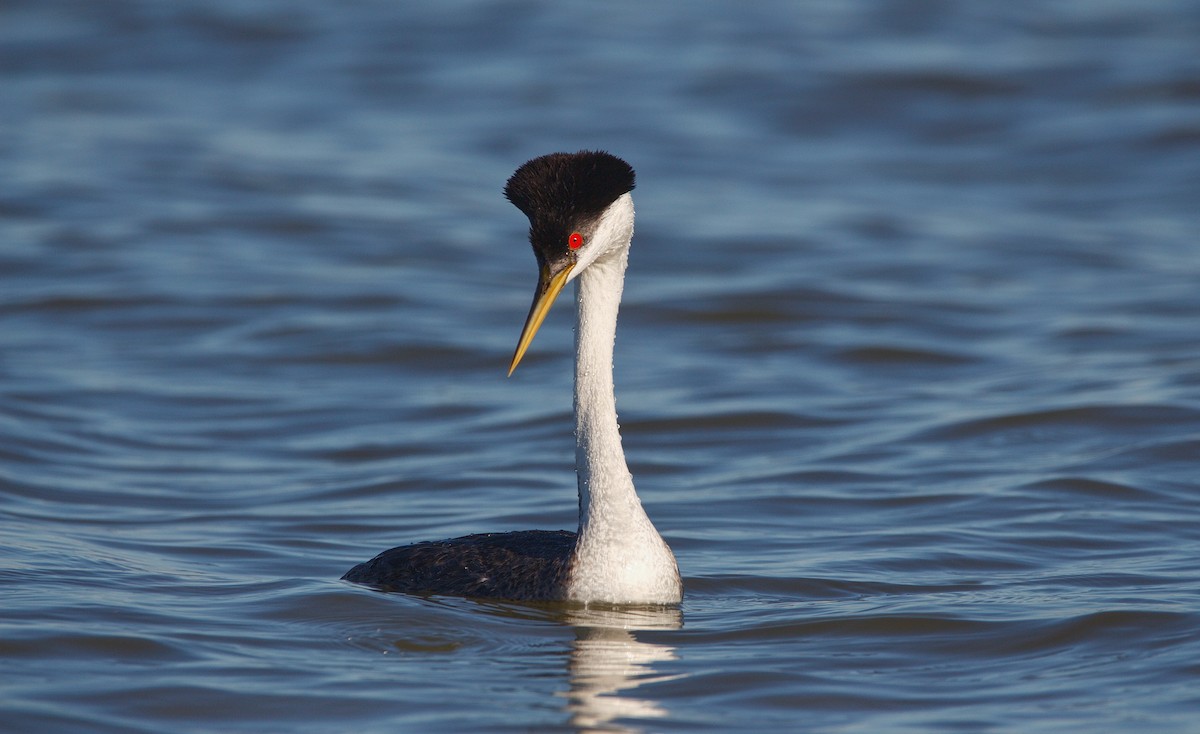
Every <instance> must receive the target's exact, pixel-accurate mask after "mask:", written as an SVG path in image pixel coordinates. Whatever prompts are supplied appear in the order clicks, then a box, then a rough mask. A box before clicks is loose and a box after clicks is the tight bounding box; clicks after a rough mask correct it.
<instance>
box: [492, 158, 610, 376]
mask: <svg viewBox="0 0 1200 734" xmlns="http://www.w3.org/2000/svg"><path fill="white" fill-rule="evenodd" d="M633 187H634V172H633V168H632V167H630V165H629V164H628V163H626V162H625V161H623V160H621V159H620V158H618V157H616V156H614V155H611V154H609V153H604V152H601V151H586V150H585V151H580V152H578V153H551V154H550V155H544V156H541V157H539V158H534V159H533V160H531V161H529V162H527V163H525V165H523V166H521V167H520V168H518V169H517V171H516V173H514V174H513V175H512V176H511V177H510V178H509V179H508V183H506V184H505V186H504V195H505V197H507V198H508V200H509V201H511V202H512V203H513V204H514V205H515V206H516V207H517V208H518V209H520V210H521V211H522V212H524V213H525V216H527V217H529V242H530V244H531V245H533V253H534V255H535V256H537V261H538V284H537V289H536V290H535V291H534V296H533V305H532V306H531V307H530V309H529V316H528V317H527V318H526V319H525V327H524V328H523V329H522V330H521V337H520V339H519V340H518V341H517V349H516V351H515V352H514V353H513V358H512V362H511V363H510V365H509V368H508V374H510V375H511V374H512V373H513V370H515V369H516V368H517V364H518V363H519V362H520V361H521V358H522V357H523V356H524V355H525V350H526V349H528V348H529V344H530V343H531V342H532V341H533V337H534V335H535V334H536V333H537V330H538V328H539V327H540V326H541V325H542V321H544V320H545V318H546V314H547V313H549V312H550V307H551V306H552V305H553V304H554V299H556V298H557V297H558V294H559V292H561V291H562V289H563V286H565V285H566V284H567V283H569V282H571V281H572V280H574V279H575V278H576V277H577V276H578V275H579V274H580V273H582V272H583V271H584V270H586V269H587V268H588V267H589V266H590V265H592V264H593V263H595V262H596V261H598V260H602V259H606V258H608V257H611V256H612V255H614V254H622V253H624V252H625V251H626V250H627V249H628V248H629V241H630V238H631V237H632V236H633V199H632V198H631V197H630V195H629V192H630V191H632V190H633Z"/></svg>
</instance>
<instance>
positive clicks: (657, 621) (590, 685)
mask: <svg viewBox="0 0 1200 734" xmlns="http://www.w3.org/2000/svg"><path fill="white" fill-rule="evenodd" d="M564 621H565V622H566V623H567V624H570V625H572V626H573V627H574V628H575V642H574V644H573V646H572V649H571V659H570V663H569V665H568V674H569V688H568V690H567V691H566V692H565V693H563V694H561V695H563V696H564V697H566V699H567V705H566V710H567V712H568V713H569V714H570V723H571V725H572V726H573V727H574V728H575V729H577V730H578V731H580V732H593V731H605V732H637V731H640V729H639V728H637V727H636V726H629V725H623V724H620V723H618V722H620V721H623V720H630V719H632V720H637V719H642V720H645V719H655V718H661V717H663V716H666V715H667V710H666V709H665V708H663V706H662V704H661V703H659V702H658V701H655V700H653V699H651V698H646V697H643V696H638V695H636V689H637V688H638V687H640V686H642V685H644V684H646V683H652V682H659V681H664V680H671V679H672V678H675V677H677V676H674V675H666V674H663V673H661V672H658V670H657V669H658V667H659V666H660V664H661V663H663V662H665V661H668V660H674V659H675V648H673V647H671V646H669V645H664V644H661V643H654V642H646V641H644V640H639V639H637V635H636V633H637V632H638V631H641V630H674V629H679V628H680V627H682V626H683V615H682V614H681V613H680V611H679V610H678V609H664V608H644V609H643V608H638V609H627V608H621V609H618V608H611V609H596V608H580V609H573V610H571V611H569V612H567V613H566V615H565V619H564Z"/></svg>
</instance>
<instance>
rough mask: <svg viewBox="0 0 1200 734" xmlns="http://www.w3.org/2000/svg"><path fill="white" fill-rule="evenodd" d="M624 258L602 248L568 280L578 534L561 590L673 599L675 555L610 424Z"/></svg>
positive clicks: (595, 596)
mask: <svg viewBox="0 0 1200 734" xmlns="http://www.w3.org/2000/svg"><path fill="white" fill-rule="evenodd" d="M627 242H628V241H627V240H626V243H627ZM627 260H628V247H622V248H619V249H617V250H614V251H612V252H610V253H608V254H607V255H606V256H605V257H602V258H599V259H597V260H596V261H595V262H593V263H592V264H591V265H589V266H588V267H587V269H586V270H584V271H583V272H582V273H581V274H580V275H579V278H578V280H577V283H576V287H575V300H576V325H575V468H576V473H577V475H578V477H577V478H578V483H579V539H578V543H577V546H576V549H575V555H574V557H573V559H572V565H573V568H572V574H571V581H570V588H569V590H568V593H569V595H570V597H571V598H573V599H576V600H579V601H602V602H611V603H652V604H673V603H676V602H678V601H679V600H680V598H681V596H682V584H681V583H680V580H679V571H678V568H677V567H676V565H675V556H674V555H673V554H672V553H671V549H670V548H668V547H667V544H666V542H665V541H663V539H662V537H661V536H660V535H659V534H658V531H657V530H655V528H654V525H653V524H652V523H651V522H650V518H649V517H647V516H646V512H645V510H643V509H642V503H641V501H640V500H639V499H638V496H637V491H636V490H635V489H634V486H633V477H632V476H631V475H630V473H629V468H628V466H627V465H626V463H625V452H624V451H623V450H622V448H621V433H620V429H619V427H618V425H617V405H616V397H615V395H614V393H613V342H614V340H615V337H616V330H617V310H618V307H619V306H620V302H621V291H622V288H623V285H624V280H625V265H626V262H627Z"/></svg>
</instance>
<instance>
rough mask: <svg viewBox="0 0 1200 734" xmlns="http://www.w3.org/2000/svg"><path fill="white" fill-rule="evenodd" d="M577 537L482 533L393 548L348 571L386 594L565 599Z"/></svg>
mask: <svg viewBox="0 0 1200 734" xmlns="http://www.w3.org/2000/svg"><path fill="white" fill-rule="evenodd" d="M574 549H575V533H569V532H567V531H566V530H525V531H521V532H516V533H481V534H478V535H467V536H465V537H462V538H453V539H451V540H438V541H430V542H426V543H415V544H413V545H405V546H401V547H399V548H392V549H391V550H386V551H384V552H383V553H380V554H379V555H377V556H375V557H374V558H372V559H371V560H369V561H367V562H365V563H360V564H358V565H357V566H355V567H354V568H352V569H350V570H349V571H347V572H346V575H345V576H343V577H342V579H343V580H345V581H350V582H353V583H356V584H364V585H366V586H372V587H374V588H376V589H379V590H381V591H400V592H404V593H408V594H454V595H455V596H470V597H480V598H491V599H530V600H552V599H562V598H563V595H564V592H565V590H566V583H567V566H568V564H569V559H570V557H571V552H572V551H573V550H574Z"/></svg>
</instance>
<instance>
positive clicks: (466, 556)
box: [342, 150, 683, 605]
mask: <svg viewBox="0 0 1200 734" xmlns="http://www.w3.org/2000/svg"><path fill="white" fill-rule="evenodd" d="M633 188H634V171H633V168H632V167H631V166H630V165H629V164H628V163H626V162H625V161H623V160H621V159H620V158H618V157H616V156H614V155H611V154H609V153H605V152H600V151H587V150H584V151H580V152H578V153H552V154H550V155H544V156H541V157H539V158H534V159H532V160H530V161H528V162H526V163H525V164H524V165H522V166H521V167H520V168H518V169H517V170H516V172H515V173H514V174H513V175H512V176H511V177H510V178H509V179H508V182H507V183H506V184H505V186H504V195H505V197H507V198H508V200H509V201H510V202H512V203H513V204H514V205H515V206H516V207H517V208H518V209H520V210H521V211H522V212H523V213H524V214H525V216H527V217H528V218H529V241H530V244H532V245H533V252H534V255H535V256H536V257H537V263H538V282H537V288H536V290H535V291H534V296H533V305H532V306H530V308H529V315H528V316H527V317H526V319H525V326H524V328H523V329H522V330H521V335H520V338H519V339H518V340H517V347H516V351H515V352H514V353H513V357H512V361H511V362H510V363H509V367H508V374H509V375H510V376H511V375H512V373H513V370H515V369H516V368H517V365H518V364H519V363H520V362H521V358H522V357H523V356H525V351H526V350H527V349H528V348H529V345H530V343H531V342H532V341H533V337H534V335H535V334H536V333H537V331H538V328H539V327H541V325H542V322H543V321H544V320H545V318H546V314H547V313H549V311H550V307H551V306H552V305H553V304H554V300H555V299H556V298H557V297H558V294H559V292H561V291H562V289H563V287H564V286H566V284H567V283H570V282H571V281H575V284H576V285H575V303H576V316H575V319H576V321H575V472H576V482H577V484H578V490H579V527H578V530H577V532H574V533H572V532H568V531H565V530H560V531H545V530H526V531H519V532H512V533H482V534H477V535H467V536H464V537H461V538H452V539H449V540H442V541H431V542H424V543H416V544H413V545H406V546H401V547H398V548H392V549H391V550H387V551H384V552H383V553H380V554H379V555H378V556H376V557H375V558H373V559H371V560H369V561H367V562H365V563H361V564H359V565H357V566H355V567H354V568H352V569H350V570H349V571H348V572H347V573H346V575H345V576H343V577H342V578H343V579H345V580H347V581H351V582H354V583H357V584H364V585H367V586H371V587H374V588H376V589H380V590H383V591H399V592H406V593H413V594H422V595H426V594H430V595H432V594H440V595H452V596H467V597H481V598H496V599H515V600H564V601H575V602H585V603H588V602H596V603H609V604H649V605H669V604H676V603H678V602H679V601H680V600H681V599H682V598H683V582H682V580H681V579H680V576H679V568H678V566H677V564H676V562H675V556H674V554H673V553H672V552H671V549H670V547H668V545H667V543H666V541H664V540H663V538H662V536H661V535H659V533H658V531H657V530H656V529H655V528H654V524H653V523H651V522H650V518H649V517H648V516H647V515H646V512H645V510H644V509H643V508H642V503H641V501H640V500H639V499H638V495H637V491H636V490H635V489H634V486H633V477H632V476H631V475H630V473H629V468H628V467H627V465H626V463H625V453H624V451H623V450H622V448H621V434H620V431H619V429H618V426H617V408H616V398H615V396H614V393H613V370H612V367H613V362H612V360H613V342H614V339H615V337H616V329H617V310H618V307H619V306H620V302H621V291H622V288H623V286H624V282H625V268H626V265H627V263H628V259H629V246H630V243H631V241H632V239H633V198H632V196H631V193H630V192H632V191H633Z"/></svg>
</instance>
